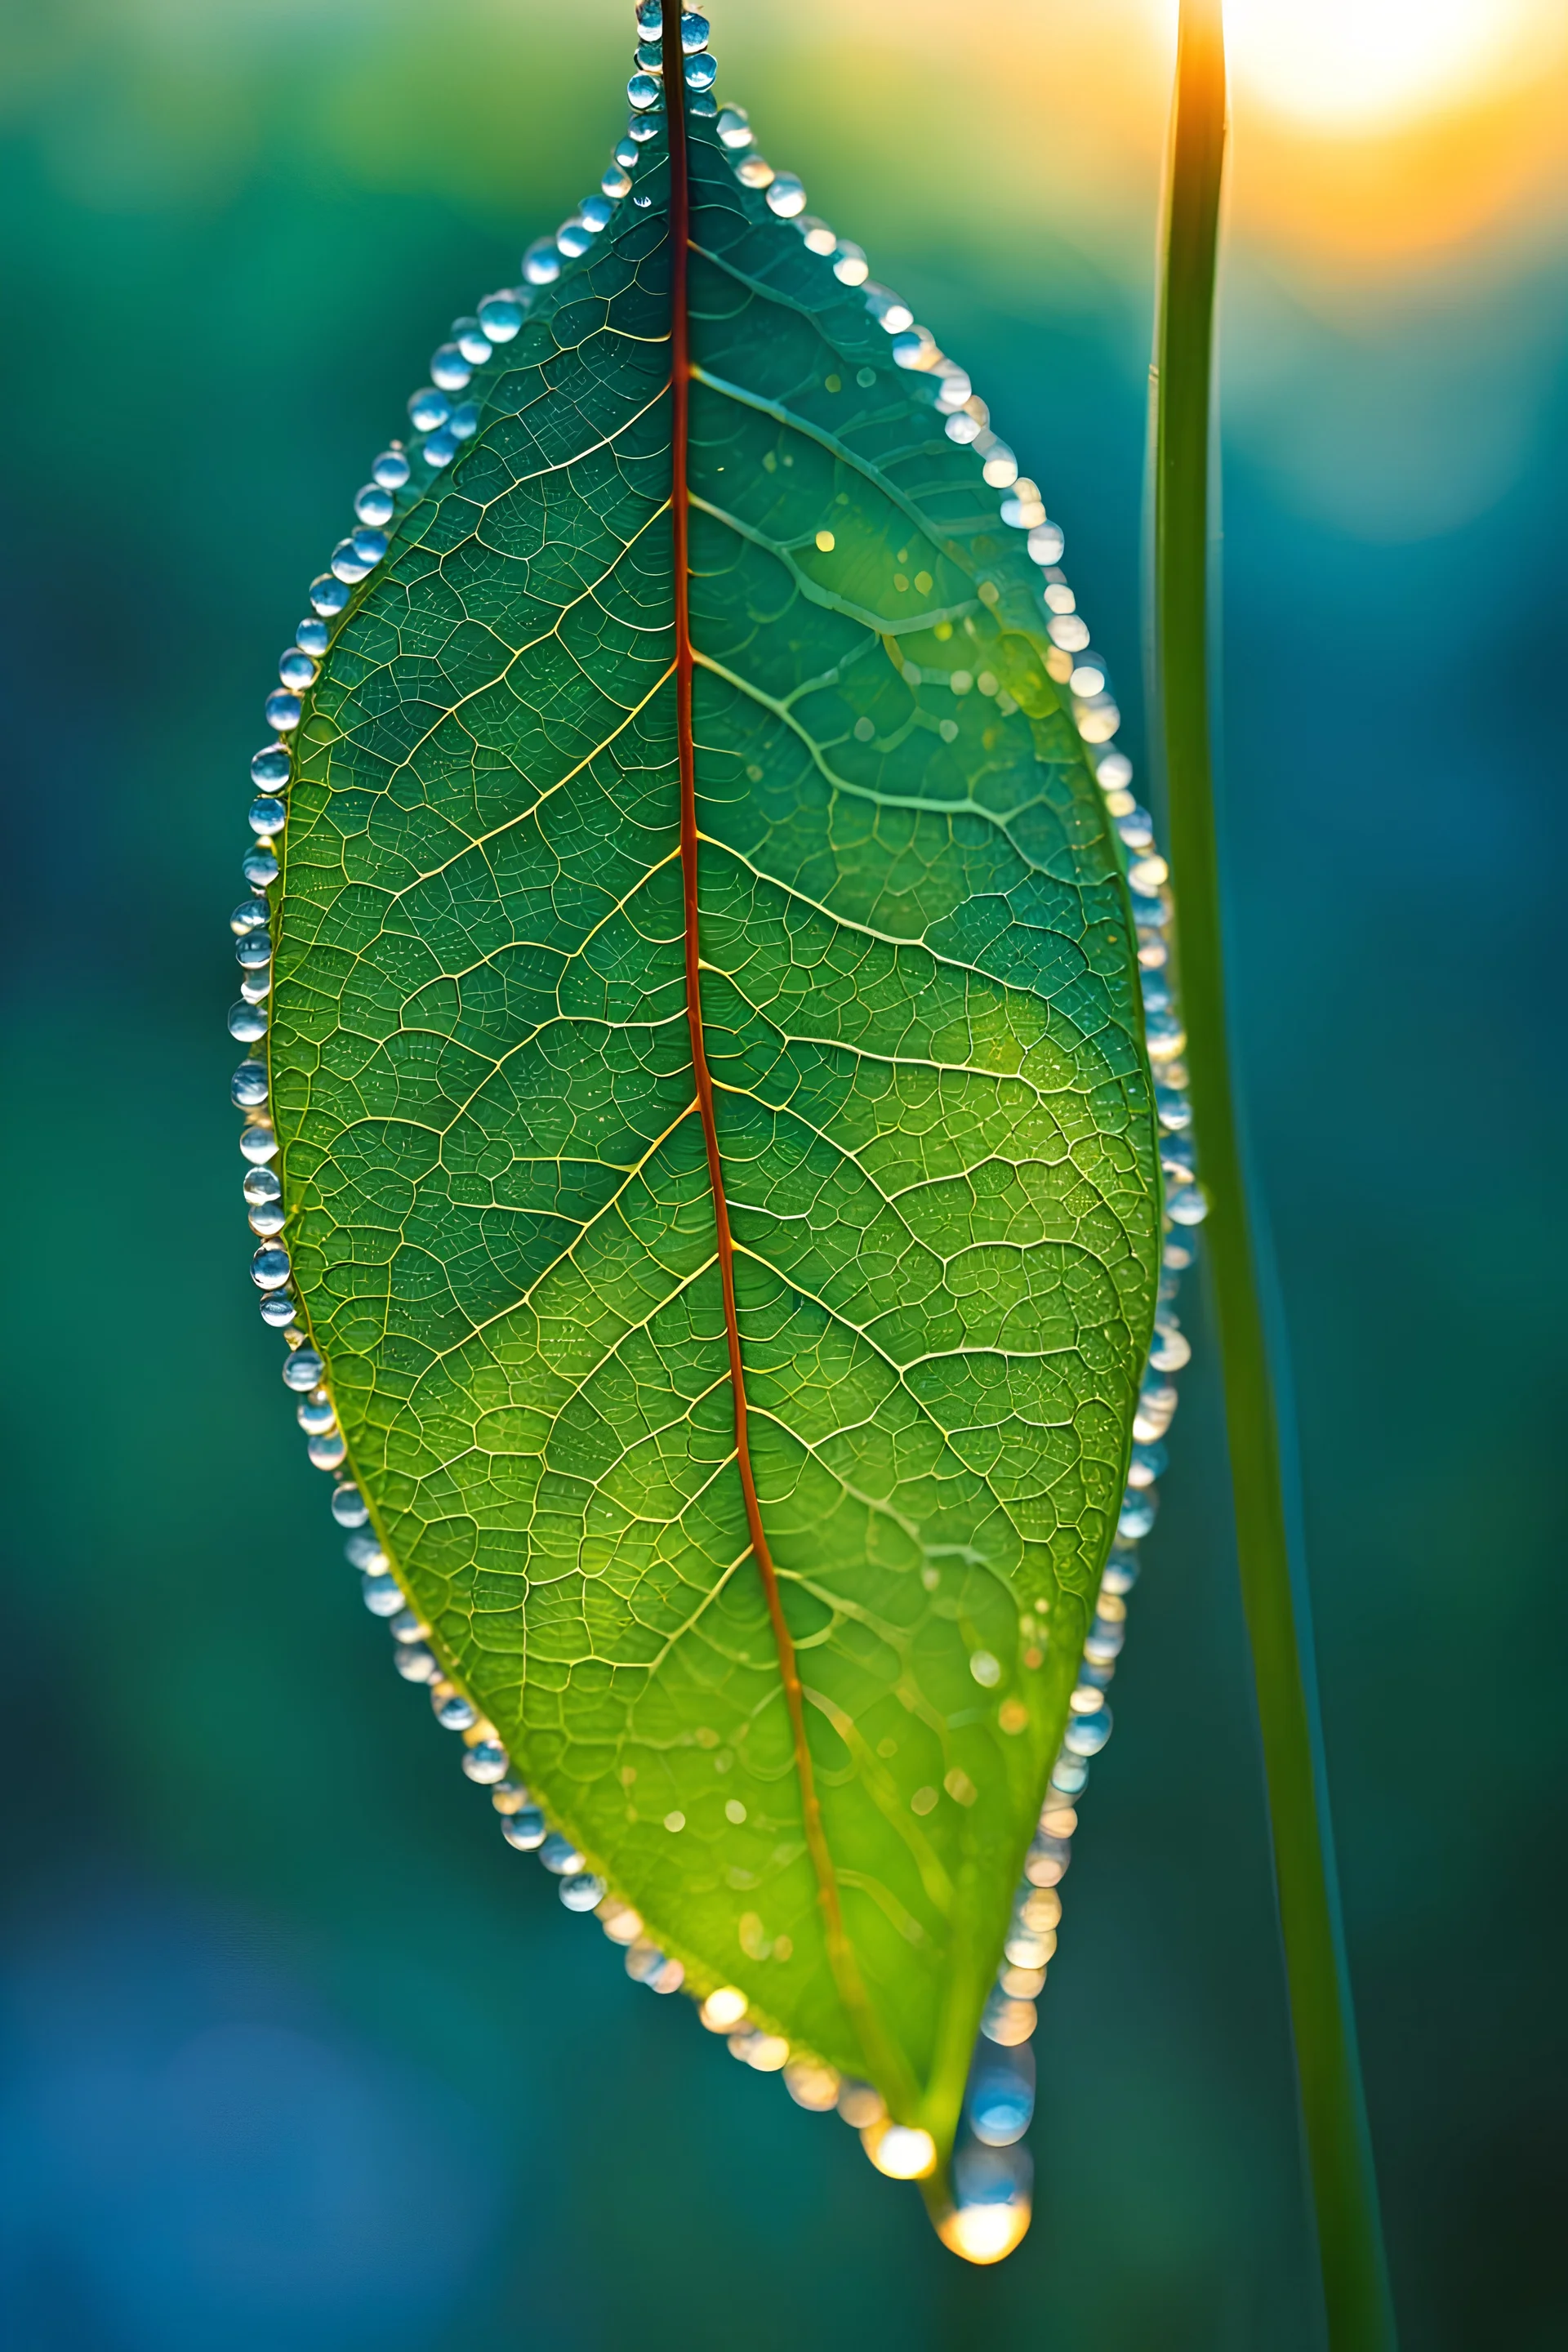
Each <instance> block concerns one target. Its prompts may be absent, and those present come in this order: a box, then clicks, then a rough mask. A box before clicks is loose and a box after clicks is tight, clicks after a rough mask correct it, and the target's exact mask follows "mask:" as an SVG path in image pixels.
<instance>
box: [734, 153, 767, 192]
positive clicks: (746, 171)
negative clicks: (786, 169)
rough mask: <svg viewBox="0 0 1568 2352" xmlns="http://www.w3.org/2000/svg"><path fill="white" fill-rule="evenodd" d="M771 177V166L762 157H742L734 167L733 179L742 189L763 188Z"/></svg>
mask: <svg viewBox="0 0 1568 2352" xmlns="http://www.w3.org/2000/svg"><path fill="white" fill-rule="evenodd" d="M735 177H736V178H737V180H739V182H740V183H741V185H742V187H743V188H765V187H767V186H768V184H770V182H771V181H772V179H773V165H772V164H771V163H769V162H768V161H767V160H766V158H765V157H764V156H762V155H742V158H741V160H740V162H739V163H737V164H736V166H735Z"/></svg>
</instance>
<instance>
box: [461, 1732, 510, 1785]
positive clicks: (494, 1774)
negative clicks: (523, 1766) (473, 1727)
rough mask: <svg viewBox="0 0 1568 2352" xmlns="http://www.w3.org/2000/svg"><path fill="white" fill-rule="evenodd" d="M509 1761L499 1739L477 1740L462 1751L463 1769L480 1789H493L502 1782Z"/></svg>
mask: <svg viewBox="0 0 1568 2352" xmlns="http://www.w3.org/2000/svg"><path fill="white" fill-rule="evenodd" d="M510 1760H511V1759H510V1757H509V1756H508V1755H507V1752H506V1749H505V1748H503V1747H502V1746H501V1744H500V1740H499V1739H477V1740H476V1741H475V1742H474V1744H473V1746H472V1747H471V1748H464V1750H463V1769H464V1771H465V1772H466V1773H467V1774H468V1779H469V1780H473V1781H475V1782H477V1783H478V1785H479V1787H480V1788H481V1789H493V1788H494V1786H495V1784H496V1782H497V1781H498V1780H505V1779H506V1776H507V1769H508V1766H509V1765H510Z"/></svg>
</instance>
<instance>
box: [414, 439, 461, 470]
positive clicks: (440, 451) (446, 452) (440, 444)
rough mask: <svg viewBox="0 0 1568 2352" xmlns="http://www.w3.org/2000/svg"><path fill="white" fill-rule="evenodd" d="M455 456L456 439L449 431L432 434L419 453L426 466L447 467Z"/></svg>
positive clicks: (456, 452)
mask: <svg viewBox="0 0 1568 2352" xmlns="http://www.w3.org/2000/svg"><path fill="white" fill-rule="evenodd" d="M457 454H458V443H457V437H456V436H455V435H454V434H452V433H451V432H449V431H442V432H440V433H432V434H431V436H430V437H429V439H428V440H427V441H426V444H425V446H424V448H423V449H422V450H421V451H420V455H421V457H423V458H424V460H425V463H426V465H427V466H449V465H450V464H451V462H452V460H453V458H454V457H456V456H457Z"/></svg>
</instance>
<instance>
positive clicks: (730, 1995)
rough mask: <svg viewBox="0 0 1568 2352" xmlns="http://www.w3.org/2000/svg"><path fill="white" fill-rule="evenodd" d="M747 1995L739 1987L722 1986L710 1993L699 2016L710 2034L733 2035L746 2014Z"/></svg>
mask: <svg viewBox="0 0 1568 2352" xmlns="http://www.w3.org/2000/svg"><path fill="white" fill-rule="evenodd" d="M746 2009H747V2001H746V1996H745V1994H744V1993H743V1992H742V1990H741V1988H740V1986H739V1985H721V1986H720V1987H719V1988H718V1990H717V1991H715V1992H710V1994H709V1996H708V1998H707V2000H705V2001H704V2002H703V2003H702V2006H701V2008H700V2010H699V2011H698V2012H697V2014H698V2016H699V2017H700V2019H701V2021H702V2022H703V2024H704V2025H705V2026H706V2027H707V2028H708V2031H709V2032H710V2033H731V2032H733V2031H734V2029H735V2027H736V2026H737V2025H739V2023H740V2022H741V2020H742V2018H743V2017H744V2015H745V2014H746Z"/></svg>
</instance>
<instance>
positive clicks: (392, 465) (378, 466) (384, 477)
mask: <svg viewBox="0 0 1568 2352" xmlns="http://www.w3.org/2000/svg"><path fill="white" fill-rule="evenodd" d="M370 470H371V472H372V474H373V475H374V478H375V479H376V481H377V482H378V483H379V484H380V486H381V488H383V489H384V490H400V489H401V488H403V485H404V484H405V481H406V480H407V479H408V475H409V465H408V458H407V456H406V454H405V451H403V450H402V449H384V450H383V451H382V453H381V455H380V457H378V458H377V459H376V461H375V463H374V466H373V467H371V469H370Z"/></svg>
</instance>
